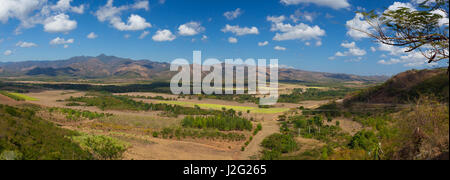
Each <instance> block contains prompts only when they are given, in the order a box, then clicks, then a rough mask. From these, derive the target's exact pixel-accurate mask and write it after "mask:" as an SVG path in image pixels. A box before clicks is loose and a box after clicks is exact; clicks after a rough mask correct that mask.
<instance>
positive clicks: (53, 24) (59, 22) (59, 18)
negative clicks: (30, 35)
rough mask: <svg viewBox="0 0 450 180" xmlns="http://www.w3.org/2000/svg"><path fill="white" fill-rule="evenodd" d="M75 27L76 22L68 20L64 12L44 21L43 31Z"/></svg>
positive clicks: (54, 31) (51, 31) (64, 29)
mask: <svg viewBox="0 0 450 180" xmlns="http://www.w3.org/2000/svg"><path fill="white" fill-rule="evenodd" d="M75 28H77V22H76V21H73V20H70V19H69V16H68V15H66V14H58V15H56V16H52V17H49V18H47V19H46V20H45V22H44V31H46V32H50V33H58V32H68V31H71V30H74V29H75Z"/></svg>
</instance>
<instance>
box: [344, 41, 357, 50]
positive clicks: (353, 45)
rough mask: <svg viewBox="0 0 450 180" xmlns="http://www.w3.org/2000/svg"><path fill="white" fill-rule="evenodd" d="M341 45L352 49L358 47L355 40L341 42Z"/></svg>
mask: <svg viewBox="0 0 450 180" xmlns="http://www.w3.org/2000/svg"><path fill="white" fill-rule="evenodd" d="M341 46H342V47H345V48H347V49H350V48H355V47H356V43H355V42H351V43H341Z"/></svg>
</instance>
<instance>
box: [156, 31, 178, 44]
mask: <svg viewBox="0 0 450 180" xmlns="http://www.w3.org/2000/svg"><path fill="white" fill-rule="evenodd" d="M176 38H177V37H176V36H175V35H173V34H172V32H170V30H167V29H164V30H158V31H156V34H155V35H154V36H153V37H152V39H153V41H157V42H162V41H173V40H175V39H176Z"/></svg>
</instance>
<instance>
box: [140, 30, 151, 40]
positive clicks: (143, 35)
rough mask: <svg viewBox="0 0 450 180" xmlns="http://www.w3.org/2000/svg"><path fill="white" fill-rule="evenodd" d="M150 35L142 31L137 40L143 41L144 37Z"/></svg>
mask: <svg viewBox="0 0 450 180" xmlns="http://www.w3.org/2000/svg"><path fill="white" fill-rule="evenodd" d="M149 34H150V32H149V31H144V32H142V34H141V35H140V36H139V39H144V38H145V37H147V36H148V35H149Z"/></svg>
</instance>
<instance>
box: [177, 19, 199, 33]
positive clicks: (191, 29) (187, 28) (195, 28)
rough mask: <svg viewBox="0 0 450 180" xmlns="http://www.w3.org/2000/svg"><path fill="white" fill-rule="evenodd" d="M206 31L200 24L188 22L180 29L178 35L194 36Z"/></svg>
mask: <svg viewBox="0 0 450 180" xmlns="http://www.w3.org/2000/svg"><path fill="white" fill-rule="evenodd" d="M203 31H205V28H204V27H202V26H201V24H200V23H199V22H194V21H192V22H188V23H186V24H183V25H180V27H178V34H180V35H182V36H194V35H197V34H199V33H202V32H203Z"/></svg>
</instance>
